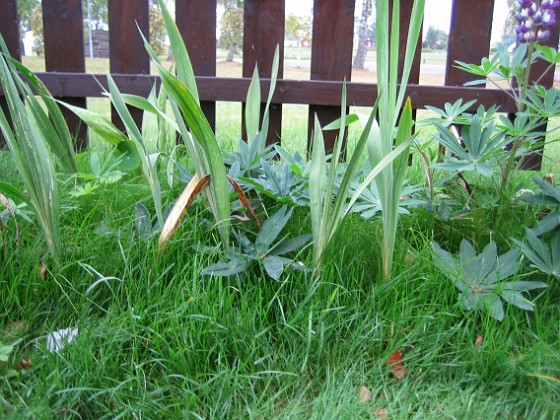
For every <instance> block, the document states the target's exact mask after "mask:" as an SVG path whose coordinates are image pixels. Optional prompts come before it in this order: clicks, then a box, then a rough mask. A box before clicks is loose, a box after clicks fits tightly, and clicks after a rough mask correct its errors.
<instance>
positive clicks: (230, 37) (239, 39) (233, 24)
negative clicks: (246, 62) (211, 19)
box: [220, 7, 243, 61]
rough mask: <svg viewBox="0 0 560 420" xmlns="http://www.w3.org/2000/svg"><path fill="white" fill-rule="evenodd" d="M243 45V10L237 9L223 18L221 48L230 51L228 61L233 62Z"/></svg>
mask: <svg viewBox="0 0 560 420" xmlns="http://www.w3.org/2000/svg"><path fill="white" fill-rule="evenodd" d="M241 45H243V9H242V8H241V7H237V8H235V9H231V10H228V11H226V12H225V13H224V17H223V18H222V31H221V34H220V46H221V47H222V48H227V50H228V54H227V58H226V61H233V56H234V55H235V53H236V52H237V48H238V47H240V46H241Z"/></svg>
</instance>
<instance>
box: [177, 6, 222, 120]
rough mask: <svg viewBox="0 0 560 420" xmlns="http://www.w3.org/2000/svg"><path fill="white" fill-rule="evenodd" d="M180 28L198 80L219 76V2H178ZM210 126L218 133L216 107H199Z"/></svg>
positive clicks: (211, 104)
mask: <svg viewBox="0 0 560 420" xmlns="http://www.w3.org/2000/svg"><path fill="white" fill-rule="evenodd" d="M175 15H176V21H177V26H178V28H179V31H180V32H181V35H182V36H183V39H184V41H185V44H186V46H187V50H188V52H189V57H190V59H191V62H192V65H193V69H194V73H195V75H197V76H216V0H176V3H175ZM200 105H201V107H202V110H203V111H204V114H205V115H206V118H207V119H208V122H209V123H210V126H211V127H212V129H213V130H215V129H216V103H215V102H210V101H202V102H201V103H200Z"/></svg>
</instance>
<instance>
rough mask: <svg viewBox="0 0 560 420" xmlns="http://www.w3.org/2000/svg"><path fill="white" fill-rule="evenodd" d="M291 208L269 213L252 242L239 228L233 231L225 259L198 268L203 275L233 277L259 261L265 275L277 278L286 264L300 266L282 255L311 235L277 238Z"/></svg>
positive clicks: (289, 214)
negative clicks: (200, 268) (233, 242)
mask: <svg viewBox="0 0 560 420" xmlns="http://www.w3.org/2000/svg"><path fill="white" fill-rule="evenodd" d="M292 213H293V208H291V209H289V210H288V208H287V206H282V207H281V208H280V209H279V210H278V211H277V212H276V213H275V214H273V215H272V216H270V218H269V219H267V220H266V221H265V222H264V223H263V224H262V226H261V228H260V230H259V232H258V233H257V236H256V238H255V240H254V242H253V241H251V239H249V237H248V236H247V235H246V234H245V233H243V232H240V231H235V230H234V231H233V236H234V238H235V243H236V246H235V247H232V248H230V249H229V250H227V251H226V255H228V254H229V255H228V261H221V262H218V263H216V264H212V265H210V266H208V267H206V268H205V269H204V270H202V274H203V275H210V276H233V275H241V274H245V272H246V271H247V270H248V269H249V268H251V266H252V265H254V264H255V263H260V264H261V265H262V268H264V271H265V272H266V274H267V275H268V276H270V277H271V278H272V279H274V280H279V279H280V276H281V275H282V273H283V272H284V269H285V268H286V267H287V266H290V267H292V268H295V269H301V268H302V267H301V266H300V265H299V264H294V260H293V259H292V258H288V257H286V256H285V255H286V254H288V253H291V252H294V251H296V250H297V249H299V248H301V247H303V246H305V245H307V244H308V243H309V241H310V240H311V235H300V236H297V237H295V238H289V237H283V238H281V239H280V240H278V237H279V235H280V233H281V232H282V230H283V229H284V228H285V226H286V224H287V223H288V221H289V220H290V217H291V216H292Z"/></svg>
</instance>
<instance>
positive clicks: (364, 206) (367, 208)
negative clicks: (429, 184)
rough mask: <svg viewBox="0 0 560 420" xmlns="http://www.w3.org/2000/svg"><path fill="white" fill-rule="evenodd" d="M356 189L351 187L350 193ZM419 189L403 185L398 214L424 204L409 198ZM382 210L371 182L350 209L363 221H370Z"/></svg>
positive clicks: (374, 185) (375, 187)
mask: <svg viewBox="0 0 560 420" xmlns="http://www.w3.org/2000/svg"><path fill="white" fill-rule="evenodd" d="M356 188H357V185H355V186H353V188H352V189H351V190H350V191H351V192H352V191H354V190H355V189H356ZM420 189H421V187H420V186H416V185H403V188H402V190H401V194H402V196H401V197H400V203H399V209H398V213H399V214H409V213H410V212H409V211H408V210H407V209H406V207H409V206H418V205H420V204H424V203H425V201H423V200H418V199H414V198H411V197H410V196H411V195H414V194H415V193H417V192H418V191H419V190H420ZM382 211H383V208H382V207H381V199H380V198H379V190H378V188H377V183H376V182H375V180H373V181H372V182H371V184H370V186H369V187H368V188H366V189H365V190H364V191H363V192H362V194H361V195H360V198H359V199H358V200H357V201H356V203H355V204H354V206H353V207H352V212H354V213H358V214H360V216H362V217H363V218H364V219H370V218H372V217H373V216H375V215H377V214H378V213H381V212H382Z"/></svg>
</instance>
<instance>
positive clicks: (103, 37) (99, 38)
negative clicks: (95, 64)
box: [84, 30, 109, 58]
mask: <svg viewBox="0 0 560 420" xmlns="http://www.w3.org/2000/svg"><path fill="white" fill-rule="evenodd" d="M91 35H92V49H93V56H94V57H96V58H109V31H103V30H94V31H92V32H91ZM84 41H85V46H84V47H85V48H84V52H85V55H86V57H89V38H88V37H87V36H86V37H85V40H84Z"/></svg>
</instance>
